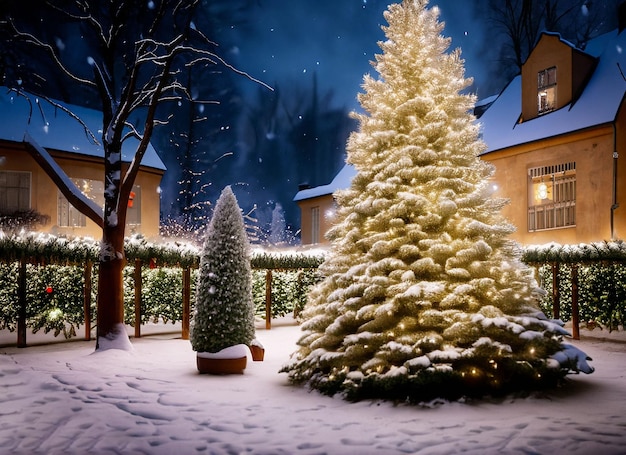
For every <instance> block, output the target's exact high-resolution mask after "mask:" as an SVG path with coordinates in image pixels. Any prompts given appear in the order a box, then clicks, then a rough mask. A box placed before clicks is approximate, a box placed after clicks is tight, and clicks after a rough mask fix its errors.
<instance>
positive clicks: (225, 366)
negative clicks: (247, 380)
mask: <svg viewBox="0 0 626 455" xmlns="http://www.w3.org/2000/svg"><path fill="white" fill-rule="evenodd" d="M247 362H248V356H247V346H246V345H245V344H238V345H235V346H230V347H228V348H225V349H222V350H221V351H219V352H198V353H197V354H196V365H197V367H198V371H199V372H200V373H208V374H243V370H245V369H246V364H247Z"/></svg>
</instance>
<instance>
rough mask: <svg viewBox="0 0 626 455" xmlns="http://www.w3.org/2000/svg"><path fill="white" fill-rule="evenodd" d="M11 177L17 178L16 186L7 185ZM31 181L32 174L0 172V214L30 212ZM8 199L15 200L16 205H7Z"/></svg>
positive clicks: (25, 172)
mask: <svg viewBox="0 0 626 455" xmlns="http://www.w3.org/2000/svg"><path fill="white" fill-rule="evenodd" d="M11 177H18V180H19V181H18V182H17V186H15V185H8V184H7V181H8V180H9V179H10V178H11ZM32 180H33V177H32V173H30V172H27V171H0V212H5V213H12V212H21V211H26V210H30V209H31V207H32V205H31V196H32V186H33V185H32ZM24 184H25V185H26V186H24ZM10 198H14V199H17V200H16V203H15V204H9V199H10Z"/></svg>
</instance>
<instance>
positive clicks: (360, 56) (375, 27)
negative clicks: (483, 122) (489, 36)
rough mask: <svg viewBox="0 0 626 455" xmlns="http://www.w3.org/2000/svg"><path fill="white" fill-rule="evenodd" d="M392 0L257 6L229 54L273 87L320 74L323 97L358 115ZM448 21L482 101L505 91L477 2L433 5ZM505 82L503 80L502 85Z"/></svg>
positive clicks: (262, 2) (271, 0)
mask: <svg viewBox="0 0 626 455" xmlns="http://www.w3.org/2000/svg"><path fill="white" fill-rule="evenodd" d="M388 4H389V1H386V0H318V1H315V2H311V1H289V2H285V1H284V0H259V1H258V4H257V8H256V10H257V11H254V12H253V13H251V14H250V16H249V17H248V21H249V23H248V24H246V26H247V27H246V28H245V30H244V29H243V28H239V29H238V28H237V27H233V29H232V31H231V33H232V37H233V39H232V42H236V43H238V44H237V45H236V46H234V47H233V48H231V49H230V50H229V54H230V55H229V57H231V58H233V59H236V61H237V64H238V67H240V68H241V69H244V70H246V71H249V72H250V73H251V74H253V75H254V76H256V77H258V78H259V79H262V80H263V81H265V82H267V83H268V84H270V85H271V84H273V83H274V82H276V81H281V82H283V83H289V82H296V83H306V82H303V79H304V80H305V81H307V80H312V77H313V76H312V75H313V73H316V74H317V78H318V83H319V86H320V91H321V92H328V91H332V92H333V99H334V100H335V102H336V103H337V105H338V106H339V107H341V106H345V107H346V108H348V109H349V110H353V109H358V107H359V106H358V103H357V101H356V95H357V93H358V92H360V91H361V88H360V86H361V83H362V80H363V75H364V74H365V73H368V72H369V73H373V72H374V71H373V68H372V66H371V64H370V61H372V60H373V59H374V55H375V54H377V53H380V48H379V47H378V45H377V42H378V41H380V40H383V39H385V37H384V34H383V32H382V30H381V25H386V21H385V19H384V17H383V12H384V11H385V10H386V9H387V6H388ZM434 5H437V6H438V7H439V8H440V10H441V16H440V20H443V21H444V22H445V23H446V27H445V30H444V35H445V36H449V37H451V38H452V45H451V49H452V48H456V47H461V49H462V51H463V53H462V56H463V58H464V59H465V66H466V76H471V77H473V78H474V80H475V86H474V87H473V91H474V92H477V94H478V95H479V97H484V96H489V95H492V94H493V93H491V92H493V91H497V90H499V89H500V88H502V87H501V86H498V85H497V84H496V85H493V84H489V83H488V79H487V78H486V76H485V74H484V73H485V71H481V66H484V64H485V63H486V58H487V57H484V56H483V57H480V56H481V55H484V49H483V44H482V43H483V33H482V29H483V28H484V27H485V25H484V24H481V23H479V22H478V21H477V20H476V14H477V11H476V8H475V5H476V3H475V2H465V1H459V0H438V1H431V2H430V6H434ZM502 83H503V82H502V81H500V84H502Z"/></svg>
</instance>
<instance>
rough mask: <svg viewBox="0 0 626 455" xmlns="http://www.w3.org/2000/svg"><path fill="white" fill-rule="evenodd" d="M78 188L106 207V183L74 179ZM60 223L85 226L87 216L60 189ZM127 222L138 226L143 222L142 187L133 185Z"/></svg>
mask: <svg viewBox="0 0 626 455" xmlns="http://www.w3.org/2000/svg"><path fill="white" fill-rule="evenodd" d="M72 181H73V182H74V183H75V184H76V186H77V187H78V189H79V190H80V191H81V192H82V193H83V194H84V195H85V196H87V197H88V198H89V199H91V200H92V201H94V202H95V203H96V204H98V205H99V206H100V207H104V183H103V182H102V181H99V180H90V179H72ZM57 212H58V220H59V221H58V225H59V226H60V227H85V226H87V218H86V217H85V215H83V214H82V213H80V212H79V211H78V210H77V209H76V208H75V207H74V206H73V205H71V204H70V203H69V201H68V200H67V199H66V198H65V196H63V194H62V193H61V192H60V191H59V196H58V211H57ZM126 224H128V225H133V226H138V225H140V224H141V187H140V186H139V185H135V186H133V191H132V192H131V194H130V197H129V200H128V210H127V212H126Z"/></svg>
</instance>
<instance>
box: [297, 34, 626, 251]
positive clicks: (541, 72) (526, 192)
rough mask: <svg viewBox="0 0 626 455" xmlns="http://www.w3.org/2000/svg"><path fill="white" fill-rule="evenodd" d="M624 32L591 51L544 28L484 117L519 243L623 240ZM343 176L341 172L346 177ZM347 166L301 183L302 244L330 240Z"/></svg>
mask: <svg viewBox="0 0 626 455" xmlns="http://www.w3.org/2000/svg"><path fill="white" fill-rule="evenodd" d="M623 72H626V33H625V32H621V31H618V30H614V31H613V32H610V33H607V34H605V35H602V36H600V37H598V38H596V39H594V40H591V41H590V42H589V43H588V44H587V46H586V47H585V49H584V50H581V49H577V48H576V47H575V46H573V45H572V44H570V43H568V42H567V41H565V40H563V39H561V38H560V36H559V35H558V34H554V33H544V34H543V35H541V37H540V39H539V41H538V42H537V45H536V46H535V48H534V50H533V51H532V53H531V54H530V56H529V57H528V59H527V61H526V62H525V64H524V65H523V68H522V72H521V75H519V76H517V77H516V78H515V79H513V80H512V81H511V82H510V83H509V84H508V85H507V87H506V88H505V89H504V90H503V91H502V93H501V94H500V95H499V96H498V97H497V98H496V99H495V100H494V101H493V102H492V103H491V105H490V107H489V108H488V109H487V110H486V111H485V112H484V114H483V115H482V116H481V117H480V119H479V122H480V123H481V126H482V135H483V140H484V141H485V143H486V145H487V150H486V152H485V153H484V154H483V155H482V156H481V158H482V159H484V160H487V161H489V162H491V163H493V164H494V165H495V167H496V173H495V178H494V181H493V184H494V188H496V193H495V195H496V196H500V197H504V198H507V199H509V200H510V204H509V205H508V206H506V207H505V209H504V210H503V214H504V215H505V216H506V217H507V218H508V219H509V220H510V221H511V222H512V223H513V224H514V225H515V226H516V227H517V231H516V232H515V233H514V234H513V238H514V239H515V240H517V241H519V242H520V243H522V244H540V243H547V242H558V243H564V244H566V243H569V244H575V243H582V242H585V243H586V242H593V241H601V240H608V239H611V238H626V98H625V94H626V79H624V73H623ZM341 175H343V178H339V176H341ZM353 175H354V169H353V168H352V167H351V166H349V165H346V167H345V168H344V169H343V170H342V171H341V172H340V174H339V175H338V176H337V177H338V178H337V179H335V180H336V181H333V182H332V183H331V184H329V185H325V186H322V187H317V188H310V189H304V190H301V191H299V192H298V193H297V195H296V197H295V198H294V200H295V201H296V202H297V203H298V205H299V206H300V209H301V220H302V226H301V240H302V244H312V243H321V244H323V243H326V240H325V239H324V233H325V232H326V231H327V229H328V228H329V226H330V223H332V218H330V217H328V216H327V214H332V212H333V204H334V202H333V197H332V193H333V192H334V191H335V190H336V189H340V188H346V187H347V186H348V185H349V182H350V178H351V176H353Z"/></svg>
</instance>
